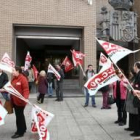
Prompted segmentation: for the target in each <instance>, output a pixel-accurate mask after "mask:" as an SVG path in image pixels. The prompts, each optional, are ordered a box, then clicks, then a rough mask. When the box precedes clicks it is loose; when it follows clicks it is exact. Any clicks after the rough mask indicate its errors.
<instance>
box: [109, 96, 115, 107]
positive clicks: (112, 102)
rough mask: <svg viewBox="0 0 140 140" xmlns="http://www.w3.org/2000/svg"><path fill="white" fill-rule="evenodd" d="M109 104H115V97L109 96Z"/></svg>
mask: <svg viewBox="0 0 140 140" xmlns="http://www.w3.org/2000/svg"><path fill="white" fill-rule="evenodd" d="M107 103H108V104H109V105H111V104H114V103H115V99H114V98H113V95H109V96H108V100H107Z"/></svg>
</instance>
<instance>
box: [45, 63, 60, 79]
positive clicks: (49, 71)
mask: <svg viewBox="0 0 140 140" xmlns="http://www.w3.org/2000/svg"><path fill="white" fill-rule="evenodd" d="M47 73H54V75H55V76H56V78H57V80H58V81H59V80H60V78H61V76H60V74H59V73H58V72H57V70H56V69H55V68H54V67H53V66H52V65H51V64H49V66H48V72H47Z"/></svg>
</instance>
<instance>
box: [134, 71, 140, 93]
mask: <svg viewBox="0 0 140 140" xmlns="http://www.w3.org/2000/svg"><path fill="white" fill-rule="evenodd" d="M133 88H134V89H136V90H140V71H139V72H138V73H137V74H136V76H135V79H134V83H133Z"/></svg>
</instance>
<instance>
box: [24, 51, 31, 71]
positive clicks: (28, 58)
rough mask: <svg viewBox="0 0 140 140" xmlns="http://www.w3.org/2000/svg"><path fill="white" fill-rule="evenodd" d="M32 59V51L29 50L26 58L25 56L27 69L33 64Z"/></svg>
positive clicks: (25, 67)
mask: <svg viewBox="0 0 140 140" xmlns="http://www.w3.org/2000/svg"><path fill="white" fill-rule="evenodd" d="M31 61H32V57H31V56H30V52H29V51H28V52H27V55H26V58H25V66H24V70H27V69H28V68H29V67H30V65H31Z"/></svg>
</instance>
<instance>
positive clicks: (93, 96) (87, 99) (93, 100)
mask: <svg viewBox="0 0 140 140" xmlns="http://www.w3.org/2000/svg"><path fill="white" fill-rule="evenodd" d="M85 90H86V102H85V105H88V103H89V97H90V94H89V93H88V89H87V88H85ZM91 102H92V105H96V103H95V95H92V96H91Z"/></svg>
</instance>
